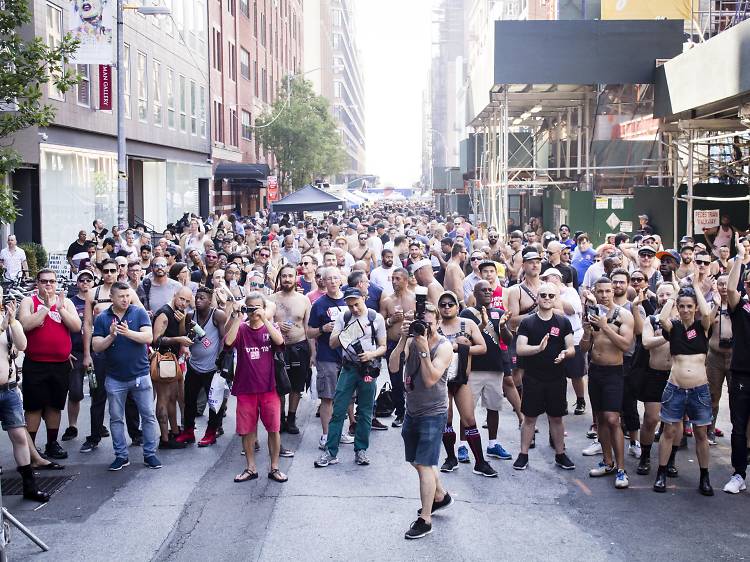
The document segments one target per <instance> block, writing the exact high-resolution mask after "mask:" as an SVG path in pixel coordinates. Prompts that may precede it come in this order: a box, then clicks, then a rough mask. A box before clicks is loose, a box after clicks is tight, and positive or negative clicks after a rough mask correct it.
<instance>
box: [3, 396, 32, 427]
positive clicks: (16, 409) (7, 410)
mask: <svg viewBox="0 0 750 562" xmlns="http://www.w3.org/2000/svg"><path fill="white" fill-rule="evenodd" d="M0 422H2V424H3V431H8V430H9V429H15V428H16V427H25V426H26V418H24V415H23V404H22V403H21V394H20V393H19V392H18V389H17V388H14V389H12V390H3V391H2V392H0Z"/></svg>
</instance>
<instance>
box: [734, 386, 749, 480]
mask: <svg viewBox="0 0 750 562" xmlns="http://www.w3.org/2000/svg"><path fill="white" fill-rule="evenodd" d="M729 417H730V419H731V420H732V467H733V468H734V470H735V471H736V472H737V473H738V474H745V471H746V470H747V421H748V419H750V373H747V372H742V371H732V378H731V382H730V383H729Z"/></svg>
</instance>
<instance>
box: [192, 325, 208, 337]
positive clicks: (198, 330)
mask: <svg viewBox="0 0 750 562" xmlns="http://www.w3.org/2000/svg"><path fill="white" fill-rule="evenodd" d="M190 330H191V331H192V332H194V333H195V335H196V339H199V340H202V339H203V338H204V337H205V335H206V331H205V330H204V329H203V327H202V326H201V325H200V324H198V322H193V323H192V326H190Z"/></svg>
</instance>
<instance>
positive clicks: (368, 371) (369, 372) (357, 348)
mask: <svg viewBox="0 0 750 562" xmlns="http://www.w3.org/2000/svg"><path fill="white" fill-rule="evenodd" d="M352 349H353V350H354V353H356V354H357V355H359V354H360V353H364V352H365V350H364V348H363V347H362V342H360V341H359V340H357V341H355V342H353V343H352ZM358 367H359V374H360V376H362V377H363V378H364V377H367V376H370V377H372V378H373V379H376V378H378V375H380V359H371V360H370V361H367V362H366V363H362V362H360V363H359V365H358Z"/></svg>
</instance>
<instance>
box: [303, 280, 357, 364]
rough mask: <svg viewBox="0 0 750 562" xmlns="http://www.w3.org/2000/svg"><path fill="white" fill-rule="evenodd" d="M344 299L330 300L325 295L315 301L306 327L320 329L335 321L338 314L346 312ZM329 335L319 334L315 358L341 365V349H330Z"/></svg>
mask: <svg viewBox="0 0 750 562" xmlns="http://www.w3.org/2000/svg"><path fill="white" fill-rule="evenodd" d="M348 311H349V308H348V307H347V306H346V302H345V301H344V297H341V298H340V299H332V298H331V297H329V296H328V295H327V294H325V295H323V296H321V297H320V298H319V299H318V300H316V301H315V302H314V303H313V305H312V308H311V309H310V320H309V322H308V325H309V326H310V327H311V328H318V329H319V328H321V327H323V326H324V325H325V324H328V323H329V322H333V321H334V320H336V318H337V317H338V315H339V314H344V313H345V312H348ZM330 339H331V333H330V332H321V333H320V336H318V339H317V342H318V345H317V350H316V357H317V360H318V361H323V362H329V363H330V362H333V363H341V348H340V347H339V348H336V349H331V345H330V343H329V342H330Z"/></svg>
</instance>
